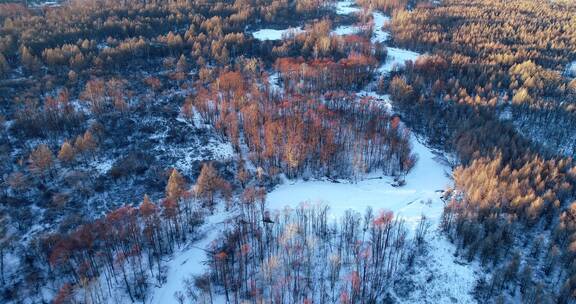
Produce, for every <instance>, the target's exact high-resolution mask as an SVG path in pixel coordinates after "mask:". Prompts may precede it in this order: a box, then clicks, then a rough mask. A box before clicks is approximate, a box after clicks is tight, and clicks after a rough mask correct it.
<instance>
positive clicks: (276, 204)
mask: <svg viewBox="0 0 576 304" xmlns="http://www.w3.org/2000/svg"><path fill="white" fill-rule="evenodd" d="M412 144H413V146H414V152H415V153H416V154H417V155H418V162H417V164H416V167H415V168H414V169H413V170H412V171H411V172H410V173H409V174H408V176H407V177H406V185H405V186H403V187H395V186H392V184H393V180H392V178H390V177H387V176H381V175H378V174H369V175H368V176H367V177H366V178H365V179H363V180H361V181H359V182H357V183H353V182H350V181H338V182H332V181H307V182H306V181H302V180H298V181H295V182H291V183H290V182H288V183H286V184H284V185H281V186H279V187H277V188H276V189H274V191H272V192H270V193H269V194H268V199H267V201H268V208H270V209H276V210H280V209H283V208H284V207H285V206H289V207H292V208H294V207H297V206H298V205H299V204H300V203H302V202H309V203H325V204H326V205H328V206H329V207H330V211H329V213H330V216H331V217H332V218H339V217H340V216H342V215H343V214H344V212H345V211H346V210H348V209H353V210H356V211H358V212H361V213H362V212H364V211H365V210H366V208H367V207H372V208H374V209H376V210H377V209H388V210H391V211H393V212H394V214H395V215H397V216H400V217H402V218H404V219H405V220H406V222H407V224H408V226H410V227H415V225H417V223H418V220H419V219H420V215H422V214H425V215H426V216H427V217H428V218H429V219H430V220H431V221H432V222H433V224H437V223H438V220H439V219H440V216H441V214H442V209H443V206H444V204H443V202H442V200H441V199H440V197H441V195H442V192H443V190H444V189H445V188H446V186H448V185H450V182H451V181H450V179H449V178H448V176H447V172H449V171H450V168H449V167H447V166H445V165H444V164H443V161H442V159H441V156H439V155H437V154H435V153H434V152H432V151H431V150H430V149H428V148H427V147H426V146H424V145H423V144H421V143H420V142H419V141H418V140H417V139H416V138H414V137H413V140H412ZM428 200H431V201H432V203H431V204H428V203H427V202H428Z"/></svg>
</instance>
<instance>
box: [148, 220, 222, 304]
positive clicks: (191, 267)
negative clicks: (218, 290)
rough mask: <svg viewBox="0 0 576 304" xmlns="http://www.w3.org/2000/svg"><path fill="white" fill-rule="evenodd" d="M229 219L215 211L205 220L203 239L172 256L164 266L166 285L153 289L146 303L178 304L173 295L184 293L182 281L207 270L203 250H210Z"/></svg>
mask: <svg viewBox="0 0 576 304" xmlns="http://www.w3.org/2000/svg"><path fill="white" fill-rule="evenodd" d="M230 217H231V214H230V212H227V211H225V210H215V211H214V214H213V215H211V216H209V217H207V218H206V224H205V225H204V227H203V231H204V237H203V238H202V239H201V240H199V241H198V242H196V243H194V244H192V245H189V246H187V247H185V248H183V249H181V250H180V251H178V252H176V253H175V254H174V258H173V259H170V260H169V261H168V262H167V264H166V266H167V268H168V273H167V274H166V283H164V284H163V285H162V286H156V287H154V289H153V290H152V297H151V298H150V300H149V301H146V303H150V304H168V303H174V304H176V303H178V301H177V300H176V298H175V297H174V293H176V292H177V291H180V292H184V290H185V288H184V282H183V281H184V279H187V278H190V277H192V276H195V275H201V274H203V273H204V272H205V271H206V270H207V265H205V263H204V262H205V261H206V251H205V250H206V249H208V248H210V243H211V242H212V241H213V240H214V239H216V237H217V236H218V234H219V233H220V232H222V231H223V230H224V229H225V228H226V224H227V220H228V219H229V218H230ZM216 300H218V298H216ZM215 303H224V301H215Z"/></svg>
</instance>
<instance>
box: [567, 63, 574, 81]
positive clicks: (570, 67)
mask: <svg viewBox="0 0 576 304" xmlns="http://www.w3.org/2000/svg"><path fill="white" fill-rule="evenodd" d="M566 74H567V75H568V77H573V78H576V61H574V62H572V63H570V64H568V66H567V67H566Z"/></svg>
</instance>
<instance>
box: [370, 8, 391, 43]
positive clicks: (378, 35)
mask: <svg viewBox="0 0 576 304" xmlns="http://www.w3.org/2000/svg"><path fill="white" fill-rule="evenodd" d="M372 17H373V18H374V33H373V36H372V43H376V42H385V41H386V40H388V38H389V37H390V33H388V32H387V31H384V30H383V29H382V27H383V26H384V24H385V23H386V22H389V21H390V17H388V16H386V15H384V14H382V13H380V12H374V13H372Z"/></svg>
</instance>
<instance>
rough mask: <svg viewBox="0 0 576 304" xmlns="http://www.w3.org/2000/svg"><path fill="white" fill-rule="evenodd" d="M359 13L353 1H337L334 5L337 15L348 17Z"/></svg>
mask: <svg viewBox="0 0 576 304" xmlns="http://www.w3.org/2000/svg"><path fill="white" fill-rule="evenodd" d="M359 11H360V8H359V7H357V6H356V3H355V2H354V1H353V0H345V1H338V2H337V3H336V14H338V15H350V14H353V13H357V12H359Z"/></svg>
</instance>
